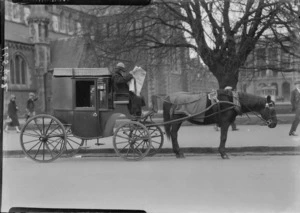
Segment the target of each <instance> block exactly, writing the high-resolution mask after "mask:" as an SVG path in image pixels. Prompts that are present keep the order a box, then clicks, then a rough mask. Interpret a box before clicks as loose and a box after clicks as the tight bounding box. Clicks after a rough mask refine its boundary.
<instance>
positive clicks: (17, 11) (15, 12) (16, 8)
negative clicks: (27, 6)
mask: <svg viewBox="0 0 300 213" xmlns="http://www.w3.org/2000/svg"><path fill="white" fill-rule="evenodd" d="M12 19H13V21H16V22H21V11H20V5H19V4H13V17H12Z"/></svg>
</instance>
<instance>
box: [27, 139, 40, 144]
mask: <svg viewBox="0 0 300 213" xmlns="http://www.w3.org/2000/svg"><path fill="white" fill-rule="evenodd" d="M34 141H40V140H38V139H35V140H31V141H26V142H24V144H28V143H32V142H34Z"/></svg>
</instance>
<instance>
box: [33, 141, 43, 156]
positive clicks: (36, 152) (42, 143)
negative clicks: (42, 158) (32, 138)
mask: <svg viewBox="0 0 300 213" xmlns="http://www.w3.org/2000/svg"><path fill="white" fill-rule="evenodd" d="M42 144H43V143H41V145H40V146H39V148H38V149H37V152H36V153H35V156H34V158H36V156H37V154H38V153H39V151H40V148H41V146H42Z"/></svg>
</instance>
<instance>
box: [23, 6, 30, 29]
mask: <svg viewBox="0 0 300 213" xmlns="http://www.w3.org/2000/svg"><path fill="white" fill-rule="evenodd" d="M29 16H30V8H29V7H24V22H25V24H26V25H28V17H29Z"/></svg>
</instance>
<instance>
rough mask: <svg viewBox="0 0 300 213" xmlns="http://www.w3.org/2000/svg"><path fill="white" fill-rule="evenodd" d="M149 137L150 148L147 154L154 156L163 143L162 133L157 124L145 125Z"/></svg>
mask: <svg viewBox="0 0 300 213" xmlns="http://www.w3.org/2000/svg"><path fill="white" fill-rule="evenodd" d="M147 129H148V131H149V134H150V137H151V149H150V151H149V153H148V156H154V155H155V154H156V153H158V152H159V151H160V150H161V147H162V146H163V144H164V133H163V131H162V129H161V128H160V127H159V126H151V127H147Z"/></svg>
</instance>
